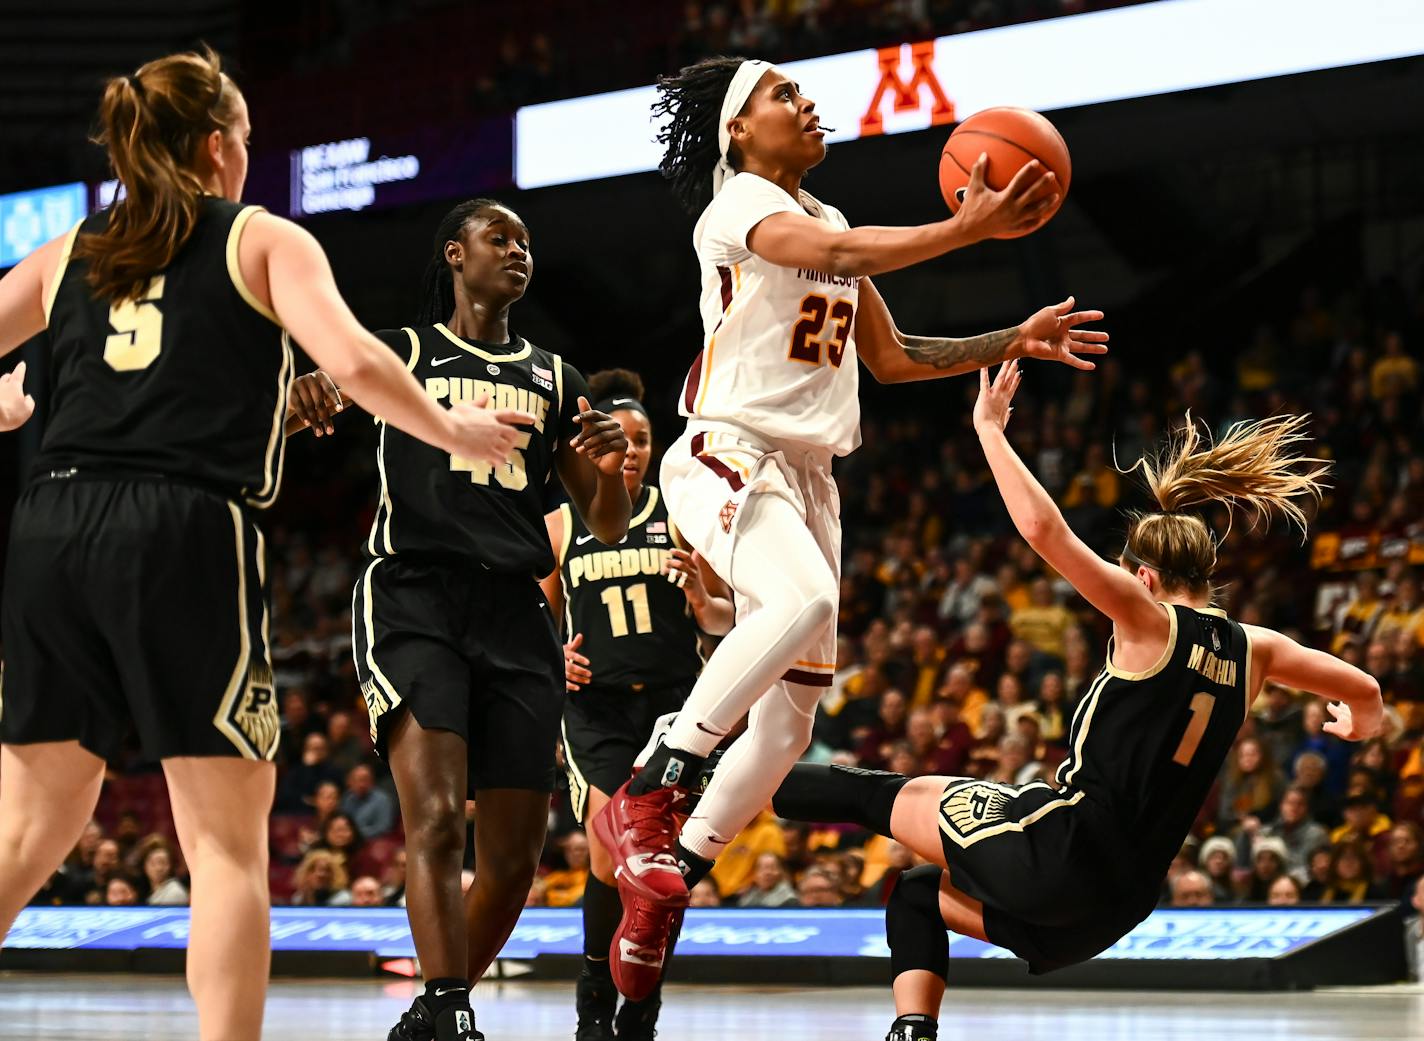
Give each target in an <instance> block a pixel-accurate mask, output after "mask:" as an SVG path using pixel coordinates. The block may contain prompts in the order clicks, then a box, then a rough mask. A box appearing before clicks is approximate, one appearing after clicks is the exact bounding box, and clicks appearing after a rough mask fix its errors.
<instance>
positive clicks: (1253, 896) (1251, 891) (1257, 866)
mask: <svg viewBox="0 0 1424 1041" xmlns="http://www.w3.org/2000/svg"><path fill="white" fill-rule="evenodd" d="M1285 873H1286V844H1285V843H1284V842H1282V841H1281V840H1280V839H1277V838H1269V837H1262V838H1258V839H1257V840H1256V841H1255V842H1254V843H1252V844H1251V875H1250V877H1249V878H1248V879H1247V880H1246V887H1245V890H1244V892H1243V893H1242V894H1241V898H1242V899H1243V900H1244V901H1245V902H1246V903H1248V904H1264V903H1265V902H1266V897H1267V895H1268V894H1269V893H1270V891H1271V883H1272V882H1274V881H1275V880H1276V879H1278V878H1280V877H1281V876H1282V875H1284V874H1285Z"/></svg>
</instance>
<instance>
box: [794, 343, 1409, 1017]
mask: <svg viewBox="0 0 1424 1041" xmlns="http://www.w3.org/2000/svg"><path fill="white" fill-rule="evenodd" d="M980 380H981V383H980V393H979V401H978V404H977V405H976V406H975V409H974V425H975V428H976V429H977V431H978V433H979V438H980V441H981V443H982V445H983V447H984V454H985V456H986V457H987V458H988V461H989V466H990V468H991V469H992V470H993V473H994V479H995V480H996V481H997V482H998V485H999V492H1000V494H1001V495H1002V496H1003V499H1004V503H1005V505H1006V506H1007V507H1008V510H1009V514H1010V516H1012V517H1013V520H1014V524H1015V525H1016V526H1017V527H1018V530H1019V532H1020V534H1022V535H1023V537H1024V538H1025V539H1027V540H1028V543H1029V545H1031V546H1032V547H1033V548H1034V549H1035V550H1036V551H1037V552H1038V553H1039V555H1040V556H1042V557H1043V559H1044V560H1045V561H1047V562H1048V564H1049V565H1051V566H1052V567H1053V568H1055V569H1056V570H1057V571H1058V572H1059V573H1060V574H1061V575H1063V577H1064V578H1066V579H1067V580H1068V581H1069V582H1071V583H1072V584H1073V587H1074V588H1075V589H1077V590H1078V592H1079V593H1080V594H1081V595H1082V596H1083V598H1084V599H1086V600H1087V601H1088V602H1089V603H1090V604H1092V605H1093V606H1094V607H1096V608H1097V609H1098V610H1100V611H1102V612H1103V613H1104V614H1105V615H1107V616H1108V617H1109V618H1111V619H1112V621H1113V638H1112V639H1111V640H1110V641H1109V643H1108V651H1107V661H1106V663H1105V664H1104V666H1103V671H1102V672H1101V673H1100V674H1099V675H1098V678H1097V679H1096V680H1094V681H1093V685H1092V687H1091V688H1090V689H1089V691H1088V693H1087V695H1085V696H1084V698H1083V699H1082V701H1081V702H1080V703H1079V705H1078V708H1077V711H1076V712H1075V713H1074V718H1073V725H1072V730H1071V732H1070V734H1069V748H1070V754H1069V756H1068V758H1067V759H1066V760H1064V762H1063V764H1062V766H1061V767H1060V768H1059V770H1058V775H1057V783H1056V785H1053V786H1050V785H1048V784H1045V783H1043V782H1034V783H1032V784H1026V785H1008V784H997V783H993V782H989V781H975V780H970V779H967V778H955V777H918V778H915V779H913V780H910V779H907V778H905V777H902V776H900V775H899V774H888V773H877V772H873V771H869V770H854V769H844V768H841V767H825V766H811V765H805V766H798V767H796V768H795V769H794V770H793V771H792V774H791V776H790V778H788V780H787V782H786V783H785V784H784V785H783V786H782V788H781V789H780V790H779V791H778V792H777V794H776V797H775V799H774V802H773V806H774V807H775V809H776V812H777V813H779V814H780V815H781V816H783V817H789V818H791V819H793V820H809V821H832V820H834V821H856V822H859V823H861V824H862V825H864V826H866V827H868V828H871V829H873V830H876V831H878V832H880V833H881V834H884V835H893V836H894V837H895V838H896V839H898V840H899V841H900V842H902V843H903V844H904V845H906V846H908V847H909V848H910V849H912V850H914V851H915V852H916V853H918V854H919V855H921V856H923V857H925V858H926V859H928V860H930V861H932V862H933V863H931V864H929V865H926V866H925V867H921V868H915V869H913V870H911V871H908V872H906V873H905V874H904V875H902V876H901V878H900V880H899V882H898V883H897V884H896V887H895V890H894V891H893V893H892V894H891V898H890V903H889V906H888V907H887V908H886V912H885V932H886V936H887V939H888V940H889V943H890V952H891V954H890V961H891V967H892V971H893V972H894V975H895V1010H896V1013H897V1016H898V1018H897V1019H896V1020H895V1023H894V1025H893V1026H892V1028H891V1031H890V1035H889V1041H925V1039H933V1038H934V1037H935V1036H936V1030H937V1023H936V1020H937V1017H938V1013H939V1006H940V1001H941V1000H942V998H943V996H944V985H945V980H944V976H945V972H946V971H947V968H948V961H949V942H948V935H947V934H946V933H945V931H944V930H945V927H946V926H947V927H948V928H949V929H951V930H953V931H954V932H957V933H962V934H964V935H966V936H973V937H976V938H978V939H981V940H987V941H988V942H990V943H994V944H997V945H998V946H1000V947H1005V948H1007V949H1009V950H1011V951H1013V952H1014V953H1015V954H1017V955H1018V956H1019V957H1021V958H1023V959H1024V960H1025V961H1027V962H1028V964H1029V971H1031V972H1034V973H1042V972H1048V971H1050V970H1052V969H1056V968H1060V967H1062V966H1065V965H1072V964H1074V963H1075V962H1079V961H1083V960H1086V959H1088V958H1091V957H1093V956H1094V955H1095V954H1098V953H1099V952H1100V951H1103V950H1106V949H1107V948H1108V947H1110V946H1112V945H1113V944H1114V943H1116V942H1117V940H1119V939H1120V938H1121V937H1122V936H1124V935H1125V934H1126V933H1128V932H1129V931H1130V930H1131V929H1132V928H1133V927H1134V926H1135V925H1137V923H1138V922H1140V921H1142V920H1143V919H1144V918H1146V917H1147V915H1148V914H1149V913H1150V912H1151V910H1152V908H1153V906H1154V905H1155V904H1156V902H1157V897H1158V894H1159V892H1160V891H1161V885H1162V879H1163V877H1165V875H1166V873H1167V868H1168V865H1169V864H1170V863H1171V860H1172V858H1173V856H1175V855H1176V853H1177V851H1178V850H1179V849H1180V848H1181V844H1182V840H1183V839H1184V838H1185V837H1186V835H1187V832H1188V831H1189V829H1190V828H1191V825H1192V821H1193V819H1194V818H1195V816H1196V814H1197V811H1198V810H1199V809H1200V807H1201V805H1202V803H1203V802H1204V801H1205V800H1206V796H1207V792H1208V790H1209V789H1210V788H1211V786H1212V782H1213V781H1214V780H1215V778H1216V776H1217V773H1218V771H1219V770H1220V769H1221V765H1222V763H1223V762H1224V761H1225V759H1226V756H1227V753H1228V752H1229V751H1230V749H1231V746H1232V743H1233V742H1234V741H1235V738H1236V734H1237V731H1238V730H1239V729H1240V728H1241V724H1242V722H1243V721H1244V720H1245V718H1246V714H1247V712H1248V711H1249V709H1250V705H1251V702H1252V700H1253V699H1254V698H1255V696H1256V694H1257V692H1258V691H1260V689H1261V686H1262V684H1263V683H1264V682H1265V681H1267V680H1274V681H1276V682H1279V683H1283V684H1286V685H1287V686H1292V687H1299V688H1301V689H1303V690H1309V691H1312V692H1314V693H1317V694H1320V695H1322V696H1324V697H1328V698H1335V699H1338V700H1339V702H1340V703H1339V704H1331V705H1330V706H1329V710H1330V712H1331V714H1332V715H1333V716H1334V719H1333V720H1332V721H1331V722H1329V723H1327V724H1326V725H1325V729H1326V730H1328V731H1330V732H1331V733H1333V734H1336V735H1337V736H1339V737H1342V738H1345V739H1346V740H1351V741H1357V740H1364V739H1366V738H1369V737H1372V736H1374V735H1375V734H1376V733H1378V732H1379V729H1380V723H1381V720H1382V717H1383V705H1382V703H1381V701H1380V693H1379V684H1378V683H1376V682H1375V680H1374V679H1372V678H1371V677H1370V676H1368V675H1366V674H1365V673H1363V672H1361V671H1360V670H1359V669H1356V668H1354V667H1353V666H1351V665H1347V664H1346V663H1345V662H1342V661H1340V660H1339V659H1338V658H1335V657H1332V656H1331V655H1329V654H1326V653H1324V652H1322V651H1316V650H1310V649H1308V648H1305V647H1301V646H1300V645H1299V644H1297V643H1296V642H1295V641H1294V640H1292V639H1290V638H1289V637H1287V636H1283V635H1281V634H1280V633H1277V632H1275V631H1273V630H1271V629H1264V628H1261V627H1259V626H1253V625H1242V624H1241V623H1238V622H1234V621H1232V620H1231V619H1229V618H1227V617H1226V615H1225V614H1224V613H1223V612H1221V611H1218V610H1216V609H1214V608H1212V607H1211V606H1210V605H1211V598H1212V588H1211V577H1212V573H1213V572H1214V571H1215V569H1216V565H1217V554H1216V551H1217V547H1216V543H1215V541H1214V539H1213V537H1212V534H1211V532H1210V531H1209V530H1208V528H1207V526H1206V525H1205V524H1204V523H1203V522H1202V520H1201V519H1200V518H1199V517H1196V516H1194V515H1192V514H1190V513H1186V512H1183V511H1184V510H1185V509H1186V508H1187V507H1190V506H1196V505H1202V504H1206V503H1213V502H1214V503H1224V504H1226V505H1228V506H1231V507H1234V506H1236V505H1238V504H1246V505H1249V506H1251V507H1252V508H1254V509H1255V510H1256V511H1257V512H1258V514H1260V515H1263V516H1265V517H1269V516H1270V515H1271V514H1273V513H1274V514H1279V515H1281V516H1283V517H1285V518H1286V519H1287V520H1289V521H1291V522H1294V523H1296V524H1298V525H1300V526H1301V528H1302V530H1304V527H1305V523H1306V519H1305V514H1304V513H1303V512H1302V511H1301V509H1300V507H1299V506H1297V505H1296V504H1295V503H1294V502H1292V501H1291V500H1292V498H1293V497H1294V496H1297V495H1302V494H1318V493H1319V488H1320V485H1319V481H1320V479H1321V478H1322V477H1323V476H1324V475H1325V473H1326V469H1327V468H1326V467H1325V466H1324V465H1321V464H1320V462H1319V460H1313V459H1304V458H1301V457H1299V456H1296V455H1293V454H1292V452H1291V450H1292V449H1293V448H1294V447H1295V446H1296V445H1297V444H1299V442H1300V441H1301V440H1302V439H1303V436H1304V435H1303V433H1302V431H1303V430H1304V428H1305V419H1304V418H1302V417H1296V416H1280V417H1275V418H1272V419H1267V420H1262V421H1261V422H1257V423H1238V424H1237V425H1235V426H1233V427H1232V428H1231V429H1230V430H1229V431H1228V432H1227V434H1226V435H1225V436H1224V437H1223V438H1222V439H1221V440H1220V441H1218V442H1216V443H1215V444H1211V443H1205V444H1204V443H1203V442H1202V439H1201V437H1200V435H1199V434H1198V432H1197V430H1196V428H1195V426H1193V425H1192V424H1191V422H1190V417H1188V425H1187V427H1186V428H1185V429H1184V431H1183V432H1182V433H1181V434H1180V435H1179V436H1178V437H1177V438H1176V440H1175V441H1174V442H1173V444H1172V445H1171V447H1170V448H1169V449H1168V450H1167V451H1166V453H1165V454H1164V455H1163V456H1162V457H1161V458H1159V459H1157V460H1155V461H1153V460H1146V459H1144V460H1141V461H1139V463H1138V466H1139V467H1140V468H1141V469H1142V472H1143V475H1144V477H1145V478H1146V481H1147V484H1148V487H1149V488H1150V489H1151V491H1152V493H1153V496H1154V497H1155V498H1156V500H1157V503H1158V505H1159V506H1160V507H1161V510H1160V512H1156V513H1149V514H1146V515H1141V516H1136V517H1133V518H1132V521H1131V525H1130V528H1129V532H1128V537H1127V544H1126V546H1125V547H1124V548H1123V551H1122V556H1121V559H1120V560H1119V562H1118V563H1117V564H1113V563H1110V562H1108V561H1105V560H1103V559H1101V558H1100V557H1099V556H1098V555H1097V554H1096V553H1094V552H1093V551H1092V550H1091V549H1089V548H1088V547H1087V546H1086V545H1085V544H1084V543H1083V542H1082V541H1080V540H1079V539H1078V537H1077V536H1076V535H1074V534H1073V532H1072V531H1071V530H1069V528H1068V526H1067V525H1066V524H1065V523H1064V521H1063V517H1062V515H1061V514H1060V513H1059V512H1058V508H1057V507H1056V506H1055V505H1054V503H1053V500H1052V499H1051V498H1050V497H1049V495H1048V493H1047V492H1045V491H1044V490H1043V488H1042V487H1041V486H1040V485H1039V484H1038V482H1037V481H1035V480H1034V478H1033V476H1032V475H1031V474H1030V473H1029V472H1028V469H1027V468H1026V467H1025V466H1024V465H1023V463H1022V462H1021V461H1020V460H1019V458H1018V456H1017V455H1016V454H1015V453H1014V450H1013V449H1012V448H1011V447H1010V445H1009V442H1008V439H1007V438H1006V437H1005V436H1004V424H1005V423H1006V422H1007V420H1008V418H1009V412H1010V411H1011V409H1010V407H1009V403H1010V401H1011V400H1012V399H1013V395H1014V391H1015V390H1016V389H1017V388H1018V385H1019V370H1018V363H1017V362H1010V363H1009V364H1008V365H1005V366H1004V367H1002V368H1001V369H1000V370H999V374H998V377H997V378H996V379H995V380H994V382H993V384H992V385H990V383H989V378H988V371H987V370H984V371H983V372H981V374H980ZM946 868H947V869H948V870H947V871H946V870H944V869H946Z"/></svg>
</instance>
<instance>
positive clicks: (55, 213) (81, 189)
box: [0, 182, 89, 268]
mask: <svg viewBox="0 0 1424 1041" xmlns="http://www.w3.org/2000/svg"><path fill="white" fill-rule="evenodd" d="M88 203H89V189H88V188H86V187H85V186H84V184H83V182H75V183H74V184H56V185H54V186H52V187H49V188H33V189H31V190H29V191H24V192H12V193H10V194H9V195H0V268H7V267H14V266H15V265H16V264H18V263H19V262H20V261H22V260H24V259H25V258H26V257H27V256H29V255H30V254H31V253H33V252H34V251H35V250H36V249H38V248H39V247H40V246H43V245H44V244H45V243H46V242H48V241H49V240H50V239H52V238H55V237H56V236H59V235H63V234H64V233H65V232H66V231H68V230H69V229H70V228H72V227H73V226H74V224H75V222H76V221H80V220H83V219H84V218H85V217H86V216H88V214H89V207H88Z"/></svg>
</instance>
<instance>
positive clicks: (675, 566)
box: [663, 549, 707, 608]
mask: <svg viewBox="0 0 1424 1041" xmlns="http://www.w3.org/2000/svg"><path fill="white" fill-rule="evenodd" d="M663 574H664V575H667V579H668V581H669V582H671V583H672V584H673V585H675V586H677V587H678V588H679V589H681V590H682V593H683V596H685V597H687V602H688V603H689V604H691V605H692V606H693V607H694V608H697V607H700V606H701V605H702V604H703V603H704V602H705V601H706V600H707V587H706V586H705V585H704V584H703V582H702V558H701V557H699V556H698V555H697V554H696V553H692V552H689V551H688V550H685V549H674V550H670V551H669V552H668V558H667V561H666V562H665V563H664V564H663Z"/></svg>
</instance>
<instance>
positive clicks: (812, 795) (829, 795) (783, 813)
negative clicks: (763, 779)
mask: <svg viewBox="0 0 1424 1041" xmlns="http://www.w3.org/2000/svg"><path fill="white" fill-rule="evenodd" d="M908 780H909V778H907V777H905V776H904V775H903V774H892V773H886V772H884V771H883V770H862V769H860V767H857V766H825V765H822V764H819V763H797V764H796V765H795V766H793V767H792V768H791V772H790V773H789V774H787V775H786V780H784V781H782V782H781V787H780V788H778V789H777V790H776V794H775V795H773V796H772V797H771V808H772V811H773V812H774V813H775V814H776V815H777V816H778V817H782V818H785V819H786V820H792V821H812V822H815V823H830V824H836V823H852V824H859V825H860V826H861V827H863V828H869V829H870V830H871V831H875V832H879V833H880V834H881V835H886V836H889V835H890V814H891V811H893V810H894V808H895V799H896V797H897V796H898V795H899V794H900V789H901V788H903V787H905V784H906V782H907V781H908Z"/></svg>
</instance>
